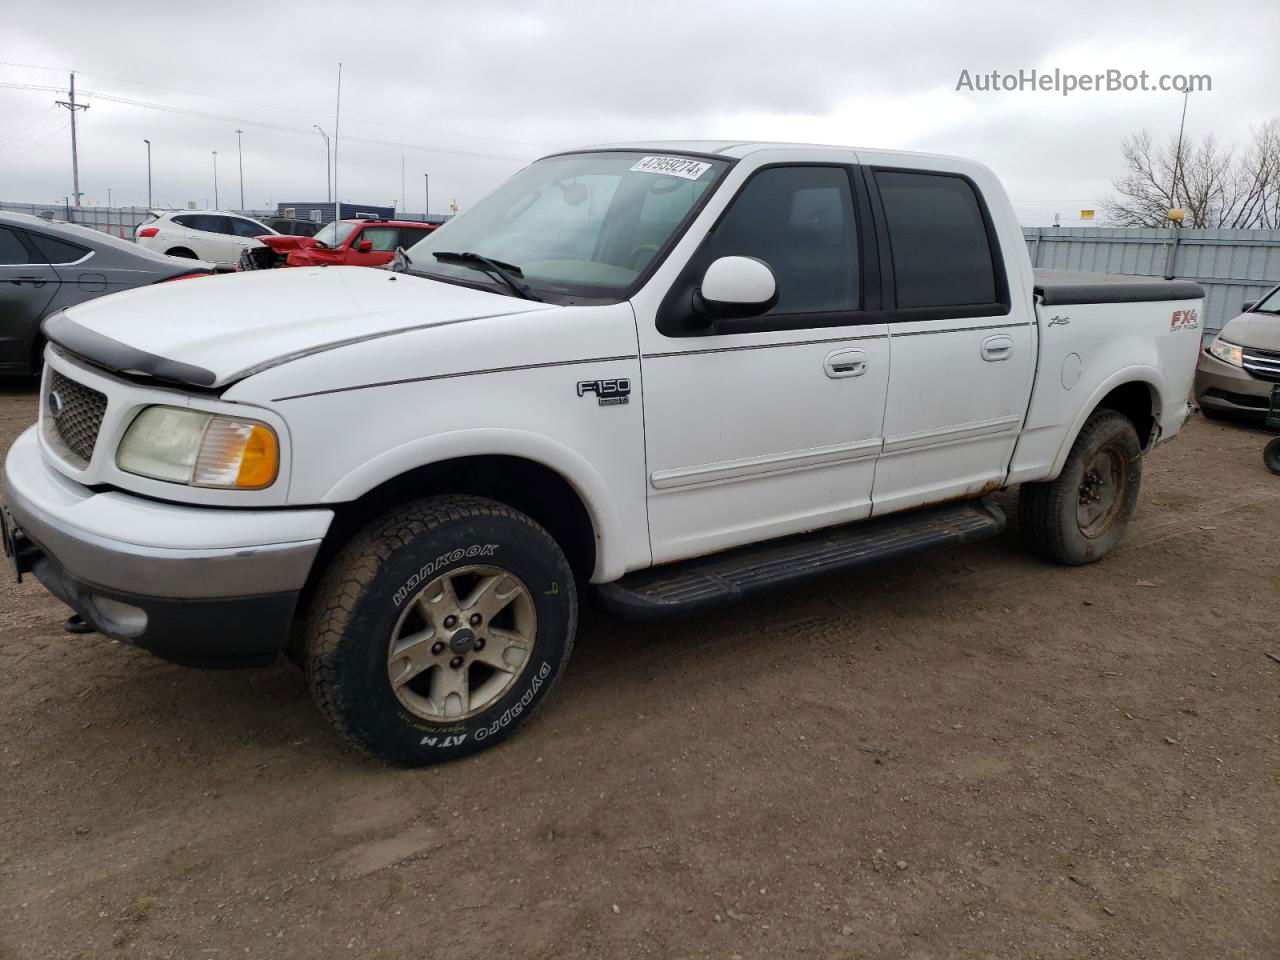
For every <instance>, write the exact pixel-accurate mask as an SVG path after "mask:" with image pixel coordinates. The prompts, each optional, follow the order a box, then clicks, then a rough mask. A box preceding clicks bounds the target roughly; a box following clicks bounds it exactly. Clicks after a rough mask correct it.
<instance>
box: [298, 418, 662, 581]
mask: <svg viewBox="0 0 1280 960" xmlns="http://www.w3.org/2000/svg"><path fill="white" fill-rule="evenodd" d="M483 456H508V457H519V458H520V459H522V460H529V461H532V462H533V463H537V464H539V465H541V466H544V467H546V468H547V469H549V470H552V471H554V472H555V473H557V474H559V475H560V476H561V477H563V478H564V480H565V482H567V483H568V484H569V486H570V487H572V488H573V490H574V492H575V493H576V494H577V495H578V498H579V499H580V500H581V501H582V504H583V506H584V507H586V510H587V516H588V517H589V518H590V520H591V527H592V532H593V534H594V535H595V541H596V570H595V573H596V576H600V575H606V576H608V575H613V576H621V574H622V572H624V567H623V566H622V563H623V561H622V559H621V558H620V557H619V556H617V555H616V554H617V549H616V546H617V545H618V544H620V543H622V538H623V531H622V525H621V521H620V519H619V515H618V507H617V504H616V503H615V502H614V498H613V496H612V495H611V494H610V492H609V487H608V485H607V484H606V483H605V481H604V478H603V477H601V476H600V474H599V473H598V472H597V471H596V469H595V467H593V466H592V465H591V464H590V463H589V462H588V461H587V459H586V458H585V457H583V456H582V454H580V453H578V452H577V451H576V450H574V449H572V448H571V447H568V446H566V445H565V444H563V443H560V442H559V441H556V440H552V439H549V438H547V437H544V436H542V435H540V434H536V433H530V432H528V431H525V430H510V429H506V428H501V427H481V428H476V429H472V430H455V431H451V432H449V433H442V434H436V435H435V436H431V437H423V438H420V439H417V440H411V441H410V442H408V443H404V444H401V445H400V446H398V447H393V448H392V449H390V450H388V451H386V452H385V453H382V454H379V455H378V456H377V457H374V458H373V459H372V460H370V461H368V462H367V463H363V464H361V465H360V466H359V467H357V468H356V469H355V470H352V471H351V472H350V473H348V474H346V475H345V476H343V477H342V478H340V479H339V480H338V481H337V482H336V483H335V484H334V485H333V486H332V487H330V488H329V490H328V491H326V493H325V494H324V496H323V497H322V498H321V502H322V503H345V502H347V501H350V500H355V499H357V498H359V497H361V496H363V495H364V494H366V493H368V492H369V491H370V490H372V489H374V488H375V487H377V486H379V485H380V484H382V483H385V482H386V481H388V480H393V479H395V478H396V477H398V476H401V475H402V474H405V473H408V472H409V471H411V470H416V469H418V468H419V467H426V466H430V465H431V464H433V463H441V462H443V461H446V460H457V459H461V458H463V457H483ZM646 547H647V544H646Z"/></svg>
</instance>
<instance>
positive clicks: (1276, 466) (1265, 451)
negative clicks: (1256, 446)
mask: <svg viewBox="0 0 1280 960" xmlns="http://www.w3.org/2000/svg"><path fill="white" fill-rule="evenodd" d="M1262 462H1263V463H1265V464H1266V465H1267V469H1268V470H1270V471H1271V472H1272V473H1275V474H1280V437H1275V438H1273V439H1272V440H1271V441H1270V442H1268V443H1267V445H1266V446H1265V447H1263V448H1262Z"/></svg>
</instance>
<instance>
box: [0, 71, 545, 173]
mask: <svg viewBox="0 0 1280 960" xmlns="http://www.w3.org/2000/svg"><path fill="white" fill-rule="evenodd" d="M0 88H5V89H10V90H37V91H40V90H44V91H49V92H52V93H61V92H62V88H61V87H54V86H49V85H47V84H36V83H14V82H0ZM81 92H82V93H83V94H84V95H85V96H91V97H94V98H95V99H97V100H106V101H109V102H111V103H119V104H124V105H126V106H131V107H141V108H143V109H146V110H160V111H163V112H165V113H175V114H181V115H183V116H189V117H198V118H200V119H202V120H214V121H217V122H218V123H236V124H242V125H245V126H251V127H258V128H260V129H263V130H275V131H277V132H279V133H296V134H302V135H304V136H311V128H310V127H305V128H304V127H294V126H290V125H288V124H283V123H273V122H271V121H268V120H248V119H246V118H244V117H235V116H231V115H229V114H220V113H210V112H208V111H205V110H193V109H191V108H189V107H175V106H172V105H171V104H166V103H154V102H152V101H148V100H138V99H135V98H133V97H121V96H117V95H116V94H111V93H96V92H93V91H88V90H82V91H81ZM343 140H344V141H346V142H348V143H363V144H368V145H370V146H376V147H396V148H398V147H400V146H401V144H400V142H399V141H396V140H379V139H377V138H374V137H353V136H349V135H344V136H343ZM404 147H405V149H407V150H417V151H420V152H423V153H447V154H451V155H453V156H460V157H482V158H485V159H489V160H510V161H513V162H523V161H525V160H527V159H529V156H530V155H529V154H525V155H524V156H513V155H511V154H502V153H486V152H483V151H478V150H457V149H453V148H450V147H435V146H432V147H427V146H422V145H421V144H414V143H408V142H406V143H405V144H404Z"/></svg>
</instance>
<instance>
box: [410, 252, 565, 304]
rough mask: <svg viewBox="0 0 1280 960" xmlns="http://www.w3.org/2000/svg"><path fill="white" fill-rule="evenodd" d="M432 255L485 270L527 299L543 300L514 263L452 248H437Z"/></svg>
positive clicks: (449, 261)
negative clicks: (455, 250) (457, 251)
mask: <svg viewBox="0 0 1280 960" xmlns="http://www.w3.org/2000/svg"><path fill="white" fill-rule="evenodd" d="M431 255H432V256H433V257H435V258H436V259H437V260H439V261H440V262H441V263H460V264H462V265H463V266H469V267H475V268H476V269H478V270H485V271H487V272H488V273H491V274H493V275H494V276H495V277H497V278H498V279H499V280H501V281H502V282H503V283H505V284H506V285H507V286H508V287H510V288H511V289H512V290H514V291H515V292H516V294H517V295H519V296H521V297H524V298H525V299H526V300H536V301H538V302H539V303H541V302H542V298H541V297H540V296H538V295H537V294H536V293H534V292H533V290H531V289H530V288H529V285H528V284H527V283H525V282H524V281H523V280H521V279H520V278H521V277H523V276H524V271H522V270H521V269H520V268H519V267H517V266H516V265H515V264H513V263H503V262H502V261H501V260H493V259H491V258H489V257H486V256H482V255H481V254H478V253H454V252H453V251H450V250H436V251H434V252H433V253H432V254H431Z"/></svg>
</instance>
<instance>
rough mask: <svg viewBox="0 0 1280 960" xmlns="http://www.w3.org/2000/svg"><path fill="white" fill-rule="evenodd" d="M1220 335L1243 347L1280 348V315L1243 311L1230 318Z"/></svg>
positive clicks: (1259, 348)
mask: <svg viewBox="0 0 1280 960" xmlns="http://www.w3.org/2000/svg"><path fill="white" fill-rule="evenodd" d="M1220 335H1221V337H1222V339H1223V340H1226V341H1228V342H1230V343H1234V344H1236V345H1238V346H1241V347H1255V348H1257V349H1258V350H1280V315H1277V314H1274V313H1242V314H1240V316H1238V317H1236V318H1234V319H1232V320H1228V321H1227V325H1226V326H1225V327H1223V328H1222V332H1221V334H1220Z"/></svg>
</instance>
